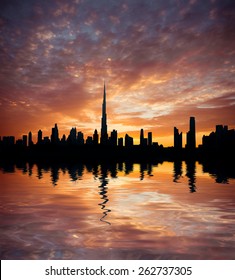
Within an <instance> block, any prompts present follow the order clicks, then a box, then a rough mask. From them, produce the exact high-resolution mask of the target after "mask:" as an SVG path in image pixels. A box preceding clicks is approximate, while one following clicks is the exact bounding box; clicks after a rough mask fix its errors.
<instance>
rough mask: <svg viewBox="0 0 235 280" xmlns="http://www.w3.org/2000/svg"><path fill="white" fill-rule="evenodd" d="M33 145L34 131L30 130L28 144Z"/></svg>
mask: <svg viewBox="0 0 235 280" xmlns="http://www.w3.org/2000/svg"><path fill="white" fill-rule="evenodd" d="M32 145H33V135H32V132H31V131H30V132H29V134H28V146H32Z"/></svg>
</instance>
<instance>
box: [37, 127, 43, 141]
mask: <svg viewBox="0 0 235 280" xmlns="http://www.w3.org/2000/svg"><path fill="white" fill-rule="evenodd" d="M37 143H38V144H42V131H41V129H40V130H39V131H38V141H37Z"/></svg>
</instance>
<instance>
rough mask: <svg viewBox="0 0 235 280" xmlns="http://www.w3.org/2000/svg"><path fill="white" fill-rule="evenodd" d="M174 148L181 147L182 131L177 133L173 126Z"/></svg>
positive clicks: (178, 148)
mask: <svg viewBox="0 0 235 280" xmlns="http://www.w3.org/2000/svg"><path fill="white" fill-rule="evenodd" d="M174 148H175V149H177V150H180V149H182V132H181V133H179V130H178V128H176V127H174Z"/></svg>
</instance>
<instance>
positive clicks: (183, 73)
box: [0, 0, 235, 147]
mask: <svg viewBox="0 0 235 280" xmlns="http://www.w3.org/2000/svg"><path fill="white" fill-rule="evenodd" d="M104 7H105V8H104ZM19 11H20V12H19ZM234 11H235V4H234V3H233V1H223V0H218V1H207V2H206V3H205V1H202V0H197V1H194V0H188V1H187V0H186V1H178V2H177V4H176V5H174V4H172V1H169V0H159V1H134V0H127V1H124V0H121V1H118V2H115V1H109V2H108V3H105V5H104V2H103V1H98V2H97V3H96V1H88V2H87V1H75V0H74V1H68V2H66V3H65V1H64V0H58V1H56V2H53V1H51V2H45V3H41V2H37V3H36V2H35V1H34V0H24V1H12V2H11V1H10V2H9V1H1V3H0V28H1V33H0V39H1V42H2V44H1V46H0V58H1V63H2V67H1V69H0V135H1V136H5V135H6V136H7V135H14V136H15V137H16V139H18V138H22V135H28V132H29V131H31V132H32V134H33V140H34V143H35V142H36V140H35V137H36V136H37V132H38V129H41V130H42V131H43V134H44V135H48V136H49V137H50V134H51V127H52V126H54V124H55V123H57V124H58V126H59V130H60V134H61V135H60V137H62V135H63V134H65V135H68V134H69V130H70V129H71V127H75V126H76V127H78V128H79V130H81V131H83V133H84V135H85V138H87V136H88V135H92V134H93V133H94V130H95V128H99V129H100V104H101V103H102V96H101V94H100V93H101V91H103V80H104V79H105V81H106V83H107V86H108V87H106V90H107V92H108V107H107V115H108V117H109V122H108V126H109V132H111V131H112V130H113V129H115V130H117V131H118V134H119V137H123V138H125V134H128V135H129V136H131V137H133V139H134V143H135V144H138V141H139V132H140V130H141V128H144V130H145V131H146V134H147V132H152V135H153V139H154V140H153V141H157V142H159V143H160V144H163V146H165V147H168V146H172V145H173V144H172V143H173V137H172V128H173V127H174V126H175V127H177V129H179V131H183V132H184V133H185V132H186V131H188V119H189V118H190V116H194V117H195V119H196V129H197V134H196V136H197V139H196V143H197V145H198V144H201V143H202V142H201V139H202V136H203V134H204V135H209V133H210V132H211V131H213V130H214V127H215V125H217V124H221V125H228V126H229V127H231V128H235V117H234V111H235V103H234V87H235V82H234V65H235V54H234V40H235V39H234V38H235V36H234V29H233V28H232V26H233V22H234V17H233V16H234ZM208 38H209V39H208ZM211 42H213V44H212V43H211ZM98 133H99V136H100V130H99V131H98ZM146 137H147V136H146ZM155 139H156V140H155ZM185 144H186V137H185V135H184V137H183V146H185Z"/></svg>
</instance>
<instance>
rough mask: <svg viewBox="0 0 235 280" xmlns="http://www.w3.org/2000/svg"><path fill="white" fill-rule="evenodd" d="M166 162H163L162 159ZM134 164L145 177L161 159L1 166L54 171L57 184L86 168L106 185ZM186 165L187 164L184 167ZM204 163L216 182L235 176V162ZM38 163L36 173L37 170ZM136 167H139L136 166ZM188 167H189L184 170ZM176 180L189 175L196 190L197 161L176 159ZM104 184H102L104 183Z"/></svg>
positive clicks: (76, 177)
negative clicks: (231, 163)
mask: <svg viewBox="0 0 235 280" xmlns="http://www.w3.org/2000/svg"><path fill="white" fill-rule="evenodd" d="M161 164H162V163H161ZM134 165H135V166H136V165H137V166H139V168H138V169H139V179H140V181H142V180H144V179H145V178H147V177H151V176H157V167H158V166H159V163H157V164H153V163H147V162H143V163H133V162H130V161H127V162H118V163H116V162H112V163H100V164H99V163H82V162H77V163H70V164H67V163H55V162H52V163H42V162H37V163H31V162H21V161H19V162H16V163H15V162H1V163H0V170H1V171H2V172H3V173H14V172H16V170H20V171H22V173H23V174H25V175H28V176H34V175H36V177H37V178H38V179H39V180H41V179H43V176H44V174H47V173H49V174H50V180H51V183H52V185H53V186H56V185H57V184H58V181H59V179H60V175H61V174H66V173H68V175H69V178H70V179H71V181H74V182H76V181H78V180H82V177H83V175H84V172H85V171H86V172H88V173H91V174H93V176H94V178H96V179H99V180H100V182H101V186H102V187H105V186H106V185H107V182H106V181H105V180H106V179H107V178H108V177H109V176H110V177H111V178H118V176H119V173H124V175H125V176H129V175H131V174H132V173H133V172H136V168H134ZM184 165H185V168H184ZM199 165H201V166H202V172H203V173H208V174H209V175H210V176H211V177H212V178H214V179H215V183H222V184H229V180H230V179H235V170H233V168H232V165H230V164H224V163H214V162H213V163H212V162H203V163H199ZM35 166H36V174H35ZM134 169H135V170H134ZM184 169H185V170H184ZM172 174H173V182H174V183H181V179H182V178H184V177H187V178H188V186H189V190H190V192H192V193H193V192H196V177H197V171H196V161H186V162H183V161H174V162H173V170H172ZM101 186H100V187H101Z"/></svg>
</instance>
